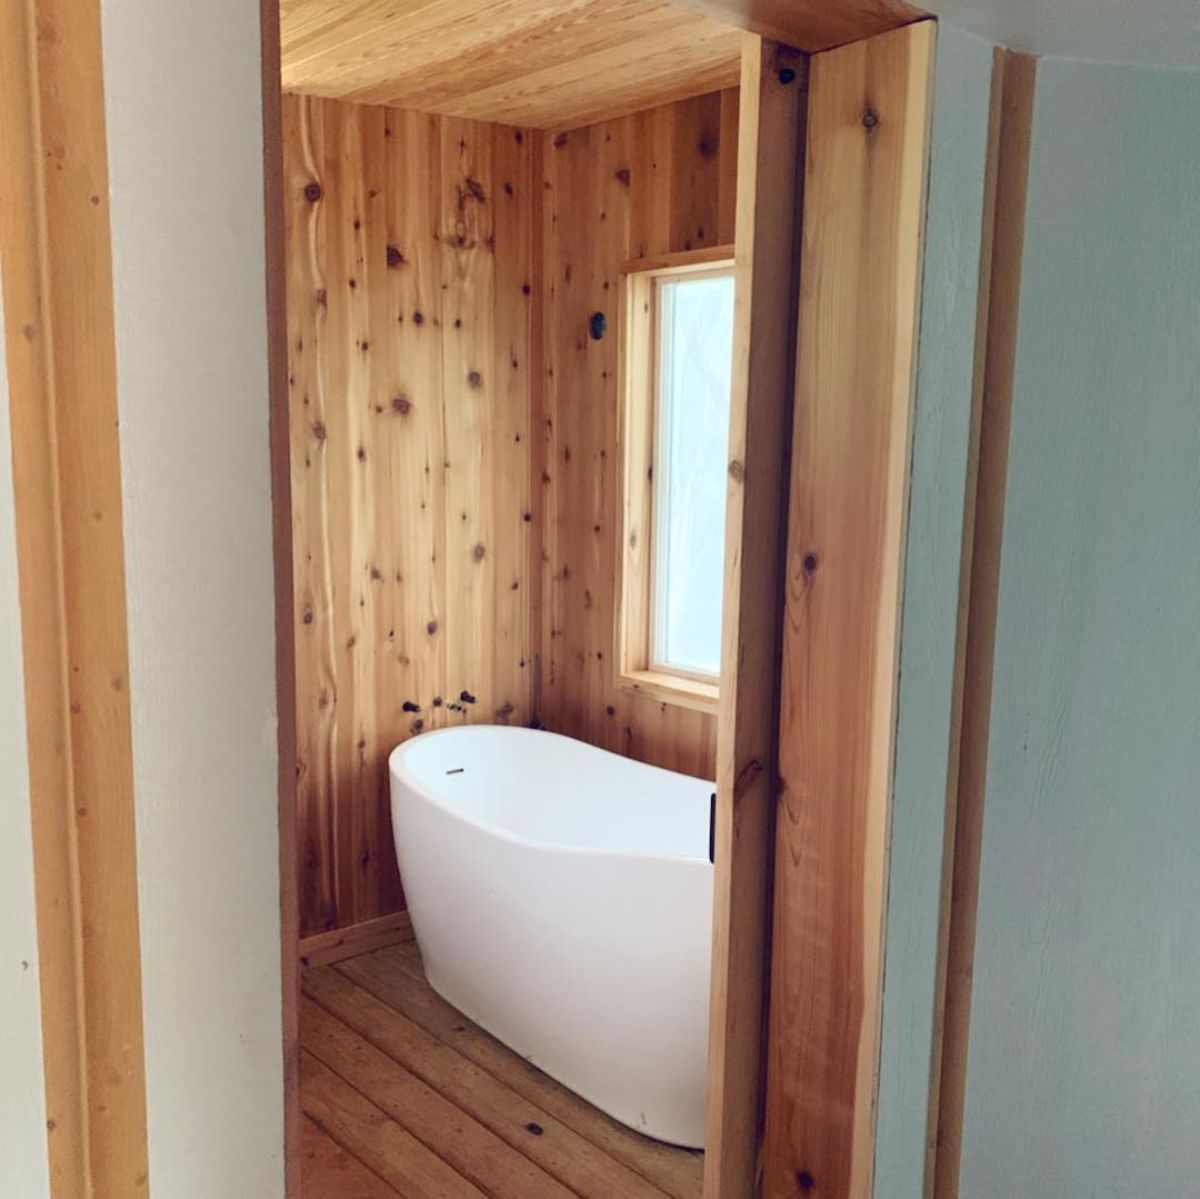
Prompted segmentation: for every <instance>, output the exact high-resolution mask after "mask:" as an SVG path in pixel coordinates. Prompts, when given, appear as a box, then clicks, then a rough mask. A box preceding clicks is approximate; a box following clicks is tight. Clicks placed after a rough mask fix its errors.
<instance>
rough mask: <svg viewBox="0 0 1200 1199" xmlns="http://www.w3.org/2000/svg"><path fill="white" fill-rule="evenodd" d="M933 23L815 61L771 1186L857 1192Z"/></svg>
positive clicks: (773, 1041) (867, 1155) (786, 643)
mask: <svg viewBox="0 0 1200 1199" xmlns="http://www.w3.org/2000/svg"><path fill="white" fill-rule="evenodd" d="M932 46H933V25H932V23H929V22H926V23H924V24H919V25H913V26H909V27H908V28H906V29H902V30H897V31H895V32H892V33H886V34H882V35H880V36H878V37H874V38H871V39H869V40H867V41H864V42H857V43H854V44H853V45H850V46H845V47H843V48H841V49H839V50H833V51H829V52H828V53H824V54H818V55H814V56H813V58H812V60H811V64H810V75H809V104H808V133H807V144H806V166H805V185H804V186H805V190H804V219H803V229H804V234H803V257H802V264H801V271H800V316H799V336H798V349H797V364H796V403H795V414H794V425H793V437H792V463H791V480H792V482H791V497H790V506H789V515H788V553H787V563H786V586H787V596H786V610H785V621H784V634H783V680H782V688H781V704H780V732H779V746H780V748H779V768H780V796H779V805H778V820H777V831H776V846H777V851H776V869H775V920H774V928H773V936H772V973H771V996H770V1053H769V1062H768V1092H767V1127H766V1175H765V1184H764V1193H765V1195H766V1196H767V1199H791V1197H792V1196H794V1195H796V1194H797V1193H803V1192H804V1191H807V1190H811V1191H814V1192H815V1193H817V1194H822V1195H830V1196H837V1197H838V1199H865V1197H866V1196H868V1195H869V1194H870V1191H871V1183H872V1178H871V1167H872V1161H873V1155H874V1145H873V1140H874V1114H875V1113H874V1106H875V1084H876V1071H877V1060H878V1026H879V1012H880V988H881V974H882V971H881V965H882V940H883V898H884V894H885V888H886V844H887V835H888V802H889V795H890V790H891V766H892V741H893V729H894V723H895V693H896V674H897V671H896V664H897V641H898V628H899V607H900V567H901V563H902V560H903V550H904V519H905V511H906V506H907V498H908V470H909V413H910V408H911V403H912V391H913V372H914V364H915V349H916V347H915V341H916V325H917V300H918V289H919V285H920V251H921V229H922V224H923V210H924V182H925V164H926V143H927V135H928V130H927V125H928V115H929V114H928V106H929V91H930V66H931V61H932Z"/></svg>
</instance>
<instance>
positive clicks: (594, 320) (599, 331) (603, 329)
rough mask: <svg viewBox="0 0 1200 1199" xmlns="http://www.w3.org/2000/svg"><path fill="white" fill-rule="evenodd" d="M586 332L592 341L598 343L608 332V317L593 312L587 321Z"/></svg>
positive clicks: (601, 313)
mask: <svg viewBox="0 0 1200 1199" xmlns="http://www.w3.org/2000/svg"><path fill="white" fill-rule="evenodd" d="M588 331H589V332H590V333H591V335H592V340H593V341H599V340H600V339H601V338H602V337H603V336H604V335H605V334H606V333H607V332H608V317H606V316H605V315H604V313H603V312H593V313H592V317H591V320H590V321H588Z"/></svg>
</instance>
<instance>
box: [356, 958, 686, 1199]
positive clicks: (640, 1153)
mask: <svg viewBox="0 0 1200 1199" xmlns="http://www.w3.org/2000/svg"><path fill="white" fill-rule="evenodd" d="M336 969H337V972H338V973H339V974H341V975H344V976H345V977H346V978H348V979H350V980H351V981H352V982H354V983H355V985H356V986H358V987H359V988H361V989H362V990H363V991H365V992H367V993H369V994H371V995H373V996H374V997H375V998H377V999H378V1000H380V1001H381V1002H382V1003H384V1004H386V1005H387V1006H388V1007H389V1008H391V1009H393V1010H394V1011H397V1012H400V1013H402V1014H403V1015H404V1017H405V1018H406V1019H407V1020H408V1021H409V1022H411V1023H412V1024H415V1025H417V1026H418V1027H419V1028H421V1029H423V1030H424V1031H425V1032H427V1033H428V1034H430V1035H431V1036H433V1037H435V1038H436V1039H437V1040H438V1041H439V1042H441V1043H442V1044H443V1045H445V1046H447V1047H449V1048H450V1049H453V1050H454V1051H455V1053H457V1054H458V1055H459V1056H460V1057H462V1058H464V1059H466V1060H467V1061H469V1062H470V1063H472V1064H473V1065H474V1066H476V1067H478V1068H479V1069H480V1070H482V1071H484V1072H486V1074H488V1075H490V1076H491V1077H492V1078H494V1079H496V1081H497V1083H499V1084H501V1085H502V1086H503V1087H505V1088H507V1091H508V1092H511V1094H512V1095H514V1096H517V1097H518V1100H512V1102H518V1101H524V1102H526V1103H530V1104H533V1105H534V1106H535V1107H536V1108H537V1109H538V1110H540V1111H542V1112H545V1113H546V1115H547V1116H548V1117H549V1119H550V1121H552V1122H553V1123H550V1122H543V1121H541V1120H539V1121H538V1123H539V1124H543V1125H544V1127H545V1128H556V1127H558V1126H561V1127H562V1128H563V1129H564V1130H569V1131H570V1132H571V1133H574V1134H575V1135H576V1136H578V1137H580V1138H582V1140H584V1141H586V1142H588V1143H589V1144H591V1145H593V1146H595V1148H596V1149H597V1150H599V1151H600V1152H601V1153H602V1154H603V1155H604V1156H605V1157H606V1158H608V1159H611V1160H612V1161H614V1162H618V1163H621V1164H622V1165H623V1166H625V1167H626V1168H627V1169H628V1170H630V1171H632V1172H633V1173H634V1174H636V1175H638V1176H640V1177H641V1178H644V1179H646V1180H647V1181H649V1182H651V1183H653V1185H654V1186H656V1187H657V1188H658V1189H659V1190H660V1191H662V1192H663V1193H665V1194H667V1195H670V1196H672V1197H673V1199H696V1197H697V1196H698V1195H699V1194H700V1187H701V1178H700V1174H701V1168H702V1165H703V1161H704V1158H703V1155H702V1154H699V1153H694V1152H691V1151H690V1150H681V1149H675V1148H673V1147H671V1146H669V1145H664V1144H662V1143H661V1142H659V1141H652V1140H650V1139H649V1138H648V1137H643V1136H638V1135H637V1134H636V1133H631V1132H630V1130H629V1129H627V1128H626V1127H624V1125H621V1124H618V1123H617V1122H616V1121H615V1120H613V1119H612V1118H611V1117H609V1116H606V1115H604V1114H603V1113H602V1112H600V1111H599V1110H597V1109H596V1108H594V1107H592V1106H591V1105H590V1104H588V1103H585V1102H584V1101H583V1100H582V1099H580V1098H579V1096H578V1095H576V1094H575V1093H574V1092H572V1091H569V1090H567V1088H566V1087H564V1086H563V1085H562V1084H561V1083H558V1082H555V1080H554V1079H552V1078H551V1077H550V1076H549V1075H547V1074H543V1073H542V1072H541V1071H540V1070H539V1069H537V1067H536V1066H533V1065H531V1064H530V1063H529V1062H527V1061H526V1060H525V1059H524V1058H523V1057H521V1056H520V1055H519V1054H517V1053H514V1052H513V1051H512V1050H511V1049H509V1048H508V1047H507V1046H505V1045H502V1044H501V1043H500V1042H499V1041H497V1040H496V1039H495V1038H494V1037H491V1036H489V1035H488V1034H487V1033H485V1032H484V1031H483V1030H482V1029H481V1028H479V1027H478V1026H477V1025H474V1024H472V1023H471V1022H470V1021H469V1020H464V1019H463V1017H462V1014H461V1013H460V1012H458V1011H457V1010H456V1009H455V1008H453V1007H451V1006H450V1004H448V1003H447V1002H446V1001H445V1000H444V999H442V998H441V997H440V996H439V995H438V994H437V993H436V992H435V991H434V990H433V989H432V988H431V987H430V986H429V984H428V982H427V981H426V979H425V975H424V972H423V970H422V968H421V958H420V954H419V953H418V951H417V946H416V944H415V942H408V943H406V944H403V945H398V946H396V947H395V948H393V949H387V950H383V951H381V952H379V953H374V954H370V955H367V956H365V957H360V958H355V959H353V960H350V961H346V962H341V963H339V964H338V966H337V967H336ZM564 1135H565V1133H564ZM573 1156H575V1157H576V1159H577V1160H576V1164H577V1166H578V1167H579V1168H580V1169H588V1168H590V1165H589V1163H594V1162H595V1161H596V1159H594V1158H587V1159H585V1158H584V1157H583V1155H581V1154H574V1153H573ZM614 1177H617V1178H619V1177H621V1175H620V1173H619V1172H618V1173H617V1174H616V1175H614Z"/></svg>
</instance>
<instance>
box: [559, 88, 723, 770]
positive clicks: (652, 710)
mask: <svg viewBox="0 0 1200 1199" xmlns="http://www.w3.org/2000/svg"><path fill="white" fill-rule="evenodd" d="M736 113H737V92H736V91H726V92H720V93H713V94H710V95H707V96H702V97H699V98H698V99H695V100H685V101H681V102H680V103H677V104H672V105H668V106H666V107H663V108H657V109H653V110H651V111H649V112H642V113H637V114H635V115H633V116H629V117H623V118H620V119H617V120H613V121H607V122H604V123H602V124H598V125H593V126H589V127H586V128H583V129H578V130H574V131H572V132H570V133H565V134H559V135H557V136H554V137H548V138H546V139H545V141H544V150H543V153H542V157H541V162H540V164H539V167H540V182H541V186H542V189H543V203H544V214H543V226H542V229H541V237H542V238H543V239H544V241H543V247H542V252H543V254H544V259H545V264H546V265H545V270H544V292H543V301H544V327H543V334H544V374H543V377H542V379H541V381H540V386H541V390H542V392H543V395H542V399H541V402H540V406H539V423H540V428H539V429H538V430H537V453H538V455H539V458H538V467H537V473H538V475H539V476H540V478H541V484H542V488H543V494H542V496H541V497H540V504H541V506H542V509H543V511H544V515H543V520H542V529H541V544H542V550H543V552H542V569H543V576H542V582H541V586H542V595H541V616H540V624H541V629H540V653H541V662H540V670H541V688H542V690H541V708H540V715H541V719H542V721H543V722H544V723H545V724H546V725H547V727H549V728H552V729H554V730H555V731H557V732H563V733H567V734H569V735H571V736H574V737H579V738H581V739H583V740H585V741H589V742H592V743H593V744H596V745H601V746H604V747H605V748H607V749H612V750H615V751H617V752H620V753H624V754H628V755H630V756H632V757H636V758H639V759H641V760H643V761H649V762H653V763H655V764H657V765H661V766H665V767H668V768H673V769H679V770H684V771H688V772H690V773H694V774H699V775H705V776H711V775H712V774H713V773H714V770H715V731H716V722H715V719H714V718H713V717H712V716H711V715H708V714H705V713H700V712H695V711H690V710H688V709H684V708H679V707H675V706H671V705H666V704H662V703H660V702H656V701H655V700H653V699H651V698H649V697H647V696H644V695H638V694H636V693H633V692H630V691H627V690H624V689H622V688H620V687H618V685H617V682H616V662H615V660H614V654H613V650H614V644H615V628H616V612H615V605H616V583H615V580H616V577H617V573H618V571H617V565H618V546H617V541H616V539H617V536H618V529H619V526H620V521H619V514H618V511H617V506H618V502H619V494H618V493H619V490H620V487H619V483H620V476H621V447H620V445H619V441H618V425H619V421H618V404H619V401H618V393H617V374H618V354H619V347H620V338H619V333H618V305H619V301H618V293H619V287H618V283H619V277H620V270H621V265H622V263H623V262H624V261H626V260H627V259H629V258H639V257H646V256H649V255H652V254H664V253H669V252H673V251H679V250H687V249H694V248H698V247H706V246H713V245H720V244H723V243H728V242H731V241H732V240H733V235H734V230H733V225H732V221H733V205H732V203H731V202H730V199H729V197H730V195H731V194H732V191H733V188H734V180H735V178H736V163H737V146H736V136H734V135H733V131H734V130H735V129H736V121H737V118H736ZM595 311H601V312H604V313H605V314H606V315H607V317H608V321H609V332H608V334H607V335H606V336H605V337H604V338H603V340H601V341H593V340H592V339H591V338H590V337H589V334H588V319H589V317H590V315H591V314H592V313H593V312H595Z"/></svg>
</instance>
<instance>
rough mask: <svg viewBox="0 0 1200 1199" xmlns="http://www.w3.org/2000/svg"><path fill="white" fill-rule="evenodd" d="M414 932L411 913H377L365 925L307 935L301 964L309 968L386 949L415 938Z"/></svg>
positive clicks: (302, 944) (365, 921) (302, 946)
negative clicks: (378, 914)
mask: <svg viewBox="0 0 1200 1199" xmlns="http://www.w3.org/2000/svg"><path fill="white" fill-rule="evenodd" d="M413 935H414V934H413V926H412V918H411V917H410V916H409V914H408V912H406V911H405V912H395V913H394V914H393V915H391V916H377V917H376V918H375V919H374V920H364V921H363V922H362V923H361V924H350V925H347V926H346V927H345V928H335V929H330V931H329V932H327V933H314V934H313V935H312V936H311V937H305V938H304V940H302V941H301V942H300V965H301V966H302V967H304V968H306V969H307V968H308V967H309V966H328V965H331V964H332V963H333V962H340V961H342V960H343V959H344V958H352V957H357V956H358V955H359V954H363V953H371V952H373V951H374V950H376V949H383V948H384V947H385V946H387V945H398V944H399V943H400V942H401V941H411V940H412V939H413Z"/></svg>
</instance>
